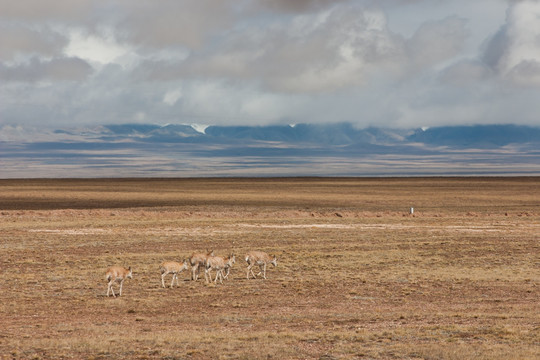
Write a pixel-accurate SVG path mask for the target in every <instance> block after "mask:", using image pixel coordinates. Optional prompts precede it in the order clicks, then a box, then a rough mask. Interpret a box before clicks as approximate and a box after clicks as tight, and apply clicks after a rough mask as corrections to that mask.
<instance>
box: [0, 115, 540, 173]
mask: <svg viewBox="0 0 540 360" xmlns="http://www.w3.org/2000/svg"><path fill="white" fill-rule="evenodd" d="M0 153H1V155H2V158H3V159H4V165H5V166H3V169H2V170H1V171H2V173H1V174H0V178H2V177H27V176H30V177H35V176H45V177H48V176H52V177H55V176H62V177H65V176H75V177H77V176H84V177H87V176H236V175H238V176H270V175H277V176H282V175H283V176H292V175H294V176H304V175H306V176H308V175H309V176H312V175H316V176H319V175H320V176H326V175H332V176H334V175H338V176H364V175H366V176H367V175H377V176H379V175H396V176H398V175H441V174H465V175H467V174H537V173H538V174H540V127H530V126H518V125H478V126H445V127H433V128H424V129H385V128H377V127H370V128H365V129H357V128H356V127H354V126H353V125H351V124H349V123H338V124H323V125H318V124H297V125H272V126H200V125H184V124H167V125H153V124H121V125H100V126H94V127H87V128H80V129H75V128H63V129H56V130H52V131H50V130H49V131H45V130H39V129H24V128H21V127H16V126H4V127H0ZM21 164H30V165H31V166H34V167H35V168H36V169H34V170H31V169H28V168H25V167H24V165H21Z"/></svg>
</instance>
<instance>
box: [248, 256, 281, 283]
mask: <svg viewBox="0 0 540 360" xmlns="http://www.w3.org/2000/svg"><path fill="white" fill-rule="evenodd" d="M246 262H247V263H248V267H247V278H248V279H249V273H250V272H251V275H253V278H256V277H257V276H259V275H261V274H262V276H263V278H265V279H266V264H268V263H270V264H272V265H274V267H276V266H277V258H276V256H274V257H273V258H272V257H270V255H268V254H267V253H265V252H263V251H250V252H248V253H247V254H246ZM255 265H258V266H259V269H260V271H259V273H258V274H257V275H255V274H254V273H253V266H255Z"/></svg>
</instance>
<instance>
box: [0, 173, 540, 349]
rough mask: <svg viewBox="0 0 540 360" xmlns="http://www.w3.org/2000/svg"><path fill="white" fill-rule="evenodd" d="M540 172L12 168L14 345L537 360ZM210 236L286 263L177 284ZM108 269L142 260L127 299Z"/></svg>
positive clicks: (5, 265) (8, 230) (3, 213)
mask: <svg viewBox="0 0 540 360" xmlns="http://www.w3.org/2000/svg"><path fill="white" fill-rule="evenodd" d="M539 185H540V179H539V178H534V177H531V178H410V179H353V178H350V179H349V178H344V179H121V180H110V179H102V180H90V179H89V180H0V234H1V238H2V241H1V242H0V268H1V269H2V276H1V277H0V289H1V294H0V297H1V301H0V324H2V326H0V359H58V358H64V359H80V358H88V359H123V358H124V359H207V358H223V359H227V358H248V357H249V358H255V359H267V358H282V359H283V358H288V359H333V358H337V359H396V358H397V359H467V358H469V359H471V358H474V359H536V358H538V357H540V350H539V349H540V347H539V344H540V326H539V317H538V313H539V309H540V308H539V305H538V299H539V298H540V290H539V287H540V268H539V254H540V241H539V240H540V221H539V218H540V192H538V186H539ZM410 207H414V209H415V211H414V215H411V214H409V209H410ZM336 214H339V216H338V215H336ZM207 249H214V251H215V253H216V255H220V256H226V255H228V254H230V253H232V252H234V253H235V254H246V253H247V252H248V251H250V250H262V251H265V252H268V253H269V254H273V255H274V254H275V255H276V256H277V258H278V259H279V265H278V266H277V267H276V268H273V267H271V268H270V269H267V271H268V274H267V278H268V279H267V280H264V279H262V278H261V277H258V278H257V279H250V280H247V279H246V269H247V264H246V263H245V261H244V259H241V261H237V263H236V264H235V266H234V267H232V269H231V271H230V275H229V277H228V281H225V282H223V284H219V285H218V286H214V285H213V284H212V285H208V284H205V282H204V281H197V282H196V281H190V277H191V273H190V271H184V272H182V273H180V274H179V280H180V281H179V282H180V284H179V286H175V287H173V288H172V289H171V288H170V287H168V288H166V289H163V288H162V283H161V277H160V274H159V271H158V268H157V265H158V264H160V263H162V262H164V261H168V260H171V259H183V258H187V257H189V256H190V255H191V254H192V253H194V252H204V251H205V250H207ZM239 260H240V259H239ZM111 265H120V266H125V267H127V266H131V267H132V269H133V278H132V279H130V280H129V282H126V286H125V288H124V292H123V294H122V296H121V297H117V298H113V297H106V292H107V282H106V281H105V279H104V274H105V271H106V269H107V268H108V267H109V266H111ZM182 276H184V277H182Z"/></svg>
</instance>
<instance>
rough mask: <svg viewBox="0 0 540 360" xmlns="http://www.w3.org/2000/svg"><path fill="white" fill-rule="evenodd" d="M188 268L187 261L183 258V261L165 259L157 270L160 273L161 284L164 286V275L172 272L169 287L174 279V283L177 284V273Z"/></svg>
mask: <svg viewBox="0 0 540 360" xmlns="http://www.w3.org/2000/svg"><path fill="white" fill-rule="evenodd" d="M187 268H188V261H187V259H184V261H183V263H178V262H176V261H165V262H164V263H161V265H160V266H159V272H160V273H161V285H162V286H163V287H165V280H164V279H165V276H167V275H168V274H172V281H171V288H172V287H173V285H174V280H176V285H177V286H180V284H178V274H179V273H181V272H182V271H184V270H187Z"/></svg>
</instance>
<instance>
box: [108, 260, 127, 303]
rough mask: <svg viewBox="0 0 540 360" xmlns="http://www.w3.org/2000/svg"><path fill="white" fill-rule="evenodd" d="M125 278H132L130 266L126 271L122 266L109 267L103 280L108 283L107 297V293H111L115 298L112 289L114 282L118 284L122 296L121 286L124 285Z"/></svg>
mask: <svg viewBox="0 0 540 360" xmlns="http://www.w3.org/2000/svg"><path fill="white" fill-rule="evenodd" d="M126 278H129V279H132V278H133V273H132V271H131V266H130V267H129V268H127V269H126V268H125V267H122V266H111V267H110V268H109V269H108V270H107V273H106V274H105V279H107V281H108V282H109V284H108V287H107V297H108V296H109V292H112V294H113V296H114V297H116V294H115V293H114V290H113V287H112V286H113V284H114V283H115V282H117V283H120V296H122V286H123V285H124V280H126Z"/></svg>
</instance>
